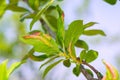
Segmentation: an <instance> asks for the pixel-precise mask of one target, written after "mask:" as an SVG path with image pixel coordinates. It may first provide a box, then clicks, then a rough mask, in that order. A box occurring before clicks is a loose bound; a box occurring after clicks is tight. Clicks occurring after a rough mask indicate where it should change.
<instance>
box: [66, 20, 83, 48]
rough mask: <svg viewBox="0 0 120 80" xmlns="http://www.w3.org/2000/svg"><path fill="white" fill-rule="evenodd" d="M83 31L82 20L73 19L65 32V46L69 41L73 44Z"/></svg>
mask: <svg viewBox="0 0 120 80" xmlns="http://www.w3.org/2000/svg"><path fill="white" fill-rule="evenodd" d="M82 33H83V20H75V21H73V22H72V23H71V24H70V25H69V28H68V30H67V31H66V34H65V46H66V47H68V46H69V44H70V43H72V44H75V43H76V41H77V40H78V39H79V37H80V35H81V34H82Z"/></svg>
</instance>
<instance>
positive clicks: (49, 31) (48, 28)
mask: <svg viewBox="0 0 120 80" xmlns="http://www.w3.org/2000/svg"><path fill="white" fill-rule="evenodd" d="M40 22H41V24H42V25H43V28H44V29H45V30H46V31H47V32H48V33H49V35H50V36H52V37H53V38H56V37H55V33H54V32H53V31H52V30H51V29H50V27H48V25H47V24H46V23H45V21H44V20H43V19H40Z"/></svg>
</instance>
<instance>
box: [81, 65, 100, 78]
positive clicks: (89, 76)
mask: <svg viewBox="0 0 120 80" xmlns="http://www.w3.org/2000/svg"><path fill="white" fill-rule="evenodd" d="M80 69H81V72H82V73H83V75H84V76H85V77H86V79H87V80H98V79H95V78H93V77H92V76H91V75H90V74H89V73H88V72H87V71H86V70H85V68H84V66H83V65H80Z"/></svg>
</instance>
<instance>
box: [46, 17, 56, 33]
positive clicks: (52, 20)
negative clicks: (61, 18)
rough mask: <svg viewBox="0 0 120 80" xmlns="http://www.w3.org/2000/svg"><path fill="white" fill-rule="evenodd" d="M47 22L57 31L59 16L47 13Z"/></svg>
mask: <svg viewBox="0 0 120 80" xmlns="http://www.w3.org/2000/svg"><path fill="white" fill-rule="evenodd" d="M45 18H46V20H47V21H46V23H48V25H49V26H50V28H51V29H52V30H53V31H55V32H56V31H57V18H56V17H55V16H52V15H45Z"/></svg>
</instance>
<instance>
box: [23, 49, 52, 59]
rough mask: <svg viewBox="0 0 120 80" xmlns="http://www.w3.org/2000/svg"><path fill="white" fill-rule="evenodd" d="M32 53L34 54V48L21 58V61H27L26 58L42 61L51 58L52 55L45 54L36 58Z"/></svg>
mask: <svg viewBox="0 0 120 80" xmlns="http://www.w3.org/2000/svg"><path fill="white" fill-rule="evenodd" d="M34 52H35V51H34V48H32V49H31V50H30V51H29V52H28V54H27V55H25V56H24V57H23V59H22V61H26V59H28V58H30V59H32V60H34V61H43V60H45V59H47V58H48V57H50V56H52V55H50V56H48V55H46V54H43V55H39V56H36V55H34Z"/></svg>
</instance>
